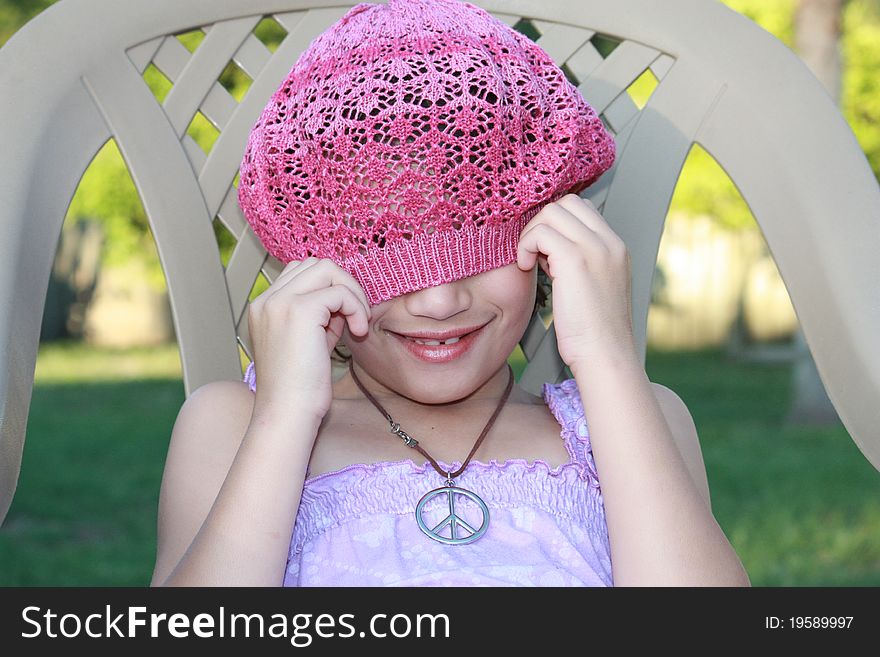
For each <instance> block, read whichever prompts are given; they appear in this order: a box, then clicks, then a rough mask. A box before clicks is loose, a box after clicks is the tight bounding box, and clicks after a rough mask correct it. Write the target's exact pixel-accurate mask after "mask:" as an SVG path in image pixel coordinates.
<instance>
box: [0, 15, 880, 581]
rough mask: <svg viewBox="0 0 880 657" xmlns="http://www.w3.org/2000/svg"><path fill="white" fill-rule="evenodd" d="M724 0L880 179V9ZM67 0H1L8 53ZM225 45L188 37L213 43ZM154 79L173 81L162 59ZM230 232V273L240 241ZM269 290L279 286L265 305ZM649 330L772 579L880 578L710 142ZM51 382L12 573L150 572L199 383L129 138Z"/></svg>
mask: <svg viewBox="0 0 880 657" xmlns="http://www.w3.org/2000/svg"><path fill="white" fill-rule="evenodd" d="M707 1H714V0H707ZM724 2H725V4H727V5H728V6H729V7H731V8H732V9H734V10H736V11H738V12H740V13H742V14H744V15H745V16H747V17H748V18H750V19H752V20H753V21H755V22H756V23H757V24H759V25H760V26H761V27H763V28H764V29H765V30H767V31H768V32H770V33H772V34H774V35H775V36H776V37H777V38H779V39H780V40H781V41H782V42H783V43H785V44H786V45H787V46H788V47H789V48H791V49H792V50H793V51H795V52H796V53H798V55H799V56H801V57H802V58H803V59H804V61H805V62H806V63H807V64H808V66H809V67H810V68H811V70H813V72H814V73H815V74H816V75H817V77H819V79H820V80H821V81H822V82H823V84H824V85H825V87H826V89H827V90H828V92H829V94H830V95H831V96H832V98H833V99H834V100H835V101H836V102H837V104H838V106H839V107H840V110H841V112H842V113H843V115H844V117H845V118H846V120H847V121H848V122H849V125H850V126H851V127H852V129H853V131H854V133H855V135H856V138H857V139H858V141H859V143H860V144H861V146H862V147H863V149H864V151H865V153H866V156H867V158H868V160H869V162H870V164H871V166H872V168H873V170H874V172H875V174H880V1H878V0H724ZM51 4H53V2H52V0H15V1H12V0H0V44H2V43H5V42H6V40H8V39H9V37H10V36H11V35H12V34H13V33H14V32H15V31H16V30H18V29H19V28H20V27H21V26H22V25H23V24H24V23H25V22H26V21H27V20H29V19H30V18H31V17H33V16H35V15H36V14H37V13H39V12H40V11H42V10H43V9H45V8H46V7H48V6H49V5H51ZM518 29H521V30H522V31H523V32H525V33H527V34H529V30H530V29H533V28H531V27H530V25H529V24H528V23H523V24H521V25H519V26H518ZM256 33H257V36H258V38H260V40H262V41H263V42H264V43H265V44H266V45H267V46H268V47H269V48H270V49H271V50H274V48H275V46H276V45H277V43H278V42H279V41H280V39H281V38H283V36H284V32H283V31H282V30H281V29H280V28H279V27H278V25H277V24H276V23H275V22H274V21H272V20H270V19H267V20H264V21H263V22H262V23H260V25H259V26H258V28H257V31H256ZM203 36H204V34H203V33H202V32H201V31H200V30H195V31H193V32H190V33H187V34H184V35H180V36H179V37H178V38H179V39H180V40H181V42H182V43H183V45H184V46H186V47H187V48H189V49H190V50H194V49H195V48H196V47H198V45H199V42H200V41H201V38H202V37H203ZM529 36H532V37H534V36H536V35H535V34H529ZM597 45H599V44H597ZM614 45H615V44H614V43H610V42H609V43H605V44H604V45H603V46H602V47H604V48H606V49H609V50H610V49H612V48H613V47H614ZM603 54H605V53H603ZM144 77H145V80H146V81H147V83H148V84H149V85H150V87H151V88H152V90H153V92H154V93H155V95H156V96H157V98H159V99H160V100H161V99H162V98H163V97H164V95H165V94H167V93H168V91H169V89H170V87H171V83H170V82H169V81H168V80H167V78H165V77H164V76H163V75H162V73H161V72H160V71H159V70H158V69H156V68H155V66H152V65H151V66H150V67H149V68H148V69H147V71H146V73H145V76H144ZM220 82H221V84H223V86H224V87H226V89H227V90H228V91H230V93H231V94H232V95H233V96H234V97H236V99H240V98H241V96H243V94H244V93H245V92H246V90H247V87H248V84H249V82H250V80H249V78H247V76H246V75H244V73H243V72H242V71H241V70H240V69H239V68H237V67H236V66H235V65H234V64H232V63H230V66H229V67H228V68H227V70H226V71H225V72H224V74H223V76H222V77H221V79H220ZM780 84H784V81H780ZM655 86H656V80H655V79H654V78H653V76H652V75H651V74H650V72H646V73H645V74H644V75H643V76H642V77H641V78H639V80H637V82H636V83H635V84H634V85H633V86H632V87H631V88H630V89H629V90H628V91H629V93H630V94H631V95H632V97H633V99H634V101H635V102H636V103H637V104H638V105H639V106H640V107H642V106H644V103H645V101H646V99H647V98H648V97H649V96H650V94H651V92H652V91H653V89H654V87H655ZM14 92H15V90H14V89H12V90H9V89H7V90H4V93H14ZM188 134H189V136H190V137H191V138H192V139H193V140H194V141H195V142H196V143H197V144H198V145H199V146H200V147H201V148H203V149H204V150H205V151H206V152H207V151H209V150H210V148H211V145H212V143H213V139H214V138H216V136H217V131H216V129H215V128H214V127H213V126H212V125H211V124H210V122H209V121H208V120H207V119H205V118H204V117H203V116H202V115H201V114H198V115H197V117H196V120H195V121H193V123H192V125H191V126H190V129H189V133H188ZM744 138H748V136H747V135H744ZM834 220H835V218H834V217H829V221H834ZM214 225H215V234H216V236H217V240H218V244H219V245H220V252H221V258H222V259H223V263H224V265H225V264H226V262H227V261H228V258H229V255H230V253H231V250H232V248H233V247H234V245H235V240H234V238H233V236H232V235H231V234H229V233H228V232H227V231H226V230H225V229H224V228H223V226H222V225H221V224H220V222H218V221H215V222H214ZM866 284H872V285H873V284H875V282H873V281H871V282H866ZM266 287H267V283H266V281H265V279H263V278H262V276H260V278H259V279H258V282H257V285H256V286H255V287H254V290H253V293H252V296H251V298H254V297H255V296H257V295H258V294H260V293H261V292H262V291H263V290H264V289H265V288H266ZM548 312H550V313H552V307H551V308H550V309H549V310H548ZM648 341H649V345H648V356H647V364H646V368H647V371H648V375H649V376H650V378H651V380H653V381H657V382H659V383H662V384H664V385H666V386H668V387H670V388H672V389H673V390H675V391H676V392H677V393H678V394H679V395H680V396H681V397H682V399H684V401H685V402H686V403H687V405H688V407H689V408H690V409H691V412H692V414H693V416H694V420H695V422H696V425H697V429H698V432H699V435H700V440H701V443H702V446H703V454H704V458H705V462H706V469H707V473H708V477H709V484H710V488H711V491H712V503H713V510H714V512H715V515H716V517H717V519H718V521H719V523H720V525H721V526H722V528H723V529H724V531H725V533H726V534H727V536H728V538H729V539H730V541H731V543H732V544H733V546H734V548H735V549H736V551H737V553H738V554H739V555H740V558H741V559H742V561H743V563H744V565H745V567H746V569H747V571H748V573H749V575H750V577H751V580H752V583H753V585H755V586H780V585H782V586H806V585H818V586H843V585H853V586H877V585H880V474H878V472H877V471H876V470H875V469H874V468H873V467H872V466H871V465H870V464H869V463H868V461H867V460H866V459H865V458H864V457H863V456H862V455H861V453H860V452H859V450H858V449H857V447H856V446H855V445H854V443H853V441H852V440H851V438H850V437H849V435H848V434H847V432H846V430H845V429H844V427H843V425H842V424H841V423H840V421H839V419H838V418H837V415H836V413H835V412H834V409H833V407H832V406H831V404H830V402H829V401H828V399H827V397H826V396H825V393H824V389H823V387H822V385H821V381H820V380H819V378H818V375H817V374H816V371H815V368H814V366H813V362H812V359H811V358H810V355H809V351H808V350H807V349H806V347H805V345H804V343H803V339H802V336H801V334H800V332H799V330H798V321H797V317H796V315H795V313H794V311H793V309H792V306H791V303H790V301H789V298H788V294H787V292H786V288H785V283H784V282H783V280H782V279H781V278H780V276H779V273H778V271H777V269H776V266H775V264H774V261H773V257H772V254H771V253H770V252H769V250H768V248H767V245H766V243H765V241H764V238H763V236H762V234H761V231H760V229H759V228H758V226H757V224H756V222H755V220H754V218H753V217H752V215H751V214H750V212H749V209H748V207H747V205H746V204H745V202H744V201H743V199H742V198H741V197H740V195H739V193H738V191H737V189H736V187H735V186H734V185H733V184H732V183H731V181H730V180H729V178H728V177H727V176H726V174H725V173H724V171H723V170H722V169H721V168H720V167H719V166H718V165H717V163H716V162H715V161H714V160H713V159H712V158H711V156H710V155H709V154H708V153H706V152H705V151H703V150H702V149H701V148H700V147H699V146H698V145H695V146H694V147H693V149H692V151H691V153H690V156H689V158H688V160H687V163H686V165H685V168H684V170H683V172H682V175H681V179H680V182H679V184H678V187H677V188H676V191H675V195H674V198H673V201H672V205H671V207H670V210H669V214H668V217H667V222H666V228H665V231H664V235H663V239H662V242H661V246H660V254H659V258H658V263H657V270H656V273H655V277H654V289H653V296H652V305H651V310H650V314H649V318H648ZM242 359H243V364H246V362H247V359H246V357H245V355H244V354H242ZM512 362H513V363H514V365H515V367H516V369H517V373H518V372H519V370H520V369H521V367H522V364H523V363H522V361H521V358H520V359H518V358H517V355H514V356H513V357H512ZM35 377H36V382H35V389H34V394H33V400H32V404H31V409H30V415H29V422H28V430H27V441H26V444H25V449H24V458H23V462H22V470H21V478H20V481H19V485H18V491H17V493H16V497H15V500H14V501H13V504H12V507H11V509H10V511H9V515H8V517H7V519H6V521H5V523H4V524H3V525H2V527H0V585H6V586H8V585H26V586H30V585H110V586H115V585H134V586H140V585H146V584H148V583H149V580H150V576H151V572H152V566H153V559H154V556H155V540H156V506H157V501H158V493H159V484H160V481H161V475H162V467H163V463H164V458H165V452H166V449H167V446H168V438H169V437H170V434H171V428H172V426H173V423H174V419H175V417H176V415H177V411H178V410H179V408H180V405H181V404H182V403H183V400H184V391H183V384H182V380H181V370H180V361H179V358H178V354H177V346H176V343H175V336H174V329H173V325H172V322H171V315H170V310H169V306H168V300H167V294H166V291H165V283H164V277H163V274H162V269H161V266H160V263H159V258H158V255H157V252H156V249H155V247H154V244H153V241H152V236H151V234H150V230H149V224H148V221H147V219H146V216H145V214H144V211H143V208H142V207H141V205H140V201H139V199H138V195H137V193H136V191H135V188H134V185H133V183H132V181H131V179H130V177H129V175H128V172H127V170H126V168H125V165H124V163H123V160H122V158H121V156H120V154H119V152H118V150H117V149H116V146H115V144H114V143H113V142H112V141H111V142H109V143H108V144H107V145H106V146H105V147H104V148H103V149H102V150H101V151H100V152H99V153H98V155H97V156H96V157H95V159H94V161H93V163H92V165H91V166H90V168H89V170H88V171H87V173H86V175H85V177H84V178H83V180H82V182H81V184H80V187H79V190H78V192H77V194H76V196H75V198H74V200H73V202H72V204H71V206H70V209H69V212H68V216H67V218H66V220H65V225H64V229H63V231H62V235H61V237H60V242H59V249H58V254H57V257H56V261H55V265H54V269H53V274H52V279H51V281H50V285H49V290H48V297H47V302H46V310H45V316H44V320H43V325H42V335H41V346H40V352H39V357H38V361H37V366H36V375H35Z"/></svg>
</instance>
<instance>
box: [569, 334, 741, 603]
mask: <svg viewBox="0 0 880 657" xmlns="http://www.w3.org/2000/svg"><path fill="white" fill-rule="evenodd" d="M572 374H574V378H575V381H576V382H577V385H578V390H579V392H580V395H581V400H582V401H583V405H584V411H585V416H586V418H587V427H588V430H589V434H590V442H591V444H592V449H593V459H594V461H595V463H596V470H597V472H598V475H599V482H600V485H601V487H602V496H603V500H604V503H605V516H606V522H607V525H608V535H609V541H610V545H611V566H612V576H613V579H614V585H615V586H750V583H749V578H748V575H747V574H746V571H745V569H744V568H743V566H742V563H741V562H740V560H739V558H738V557H737V555H736V552H734V550H733V548H732V547H731V545H730V543H729V542H728V540H727V537H726V536H725V535H724V532H723V531H722V530H721V528H720V527H719V525H718V522H717V521H716V520H715V517H714V516H713V515H712V510H711V508H710V506H709V504H708V503H707V501H706V500H705V499H704V498H703V496H702V495H701V493H700V490H699V488H698V487H697V485H696V484H695V482H694V480H693V478H692V477H691V475H690V473H689V472H688V469H687V466H686V464H685V462H684V459H683V458H682V455H681V452H680V450H679V448H678V447H677V445H676V437H675V436H674V435H673V433H672V430H671V429H670V427H669V423H667V421H666V418H665V417H664V414H663V410H662V409H661V407H660V404H659V402H658V401H657V397H656V396H655V394H654V391H653V389H652V384H651V382H650V381H649V379H648V376H647V374H646V373H645V370H644V368H643V367H642V365H641V362H640V360H639V358H638V356H637V354H636V352H635V349H632V350H630V349H627V348H624V349H619V350H614V349H612V350H609V351H607V352H604V354H603V355H601V356H598V355H594V356H593V357H592V358H591V361H590V362H589V363H588V364H587V363H585V364H584V366H583V370H582V371H576V370H575V369H574V368H573V369H572ZM676 424H678V425H679V426H681V425H682V424H684V423H676ZM679 438H681V437H679ZM681 439H682V440H684V438H681Z"/></svg>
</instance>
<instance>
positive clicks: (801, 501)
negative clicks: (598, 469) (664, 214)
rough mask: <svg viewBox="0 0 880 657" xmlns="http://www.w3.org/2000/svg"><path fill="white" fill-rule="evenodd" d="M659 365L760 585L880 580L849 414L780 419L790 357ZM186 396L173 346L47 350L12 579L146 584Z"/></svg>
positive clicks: (878, 502) (2, 579) (654, 361)
mask: <svg viewBox="0 0 880 657" xmlns="http://www.w3.org/2000/svg"><path fill="white" fill-rule="evenodd" d="M515 369H517V370H518V369H519V368H518V367H517V368H515ZM648 373H649V375H650V378H651V379H652V380H653V381H657V382H660V383H663V384H664V385H666V386H668V387H670V388H672V389H673V390H675V391H676V392H678V394H679V395H680V396H681V397H682V398H683V399H684V400H685V402H686V403H687V404H688V406H689V407H690V409H691V412H692V413H693V415H694V419H695V421H696V425H697V428H698V430H699V433H700V438H701V442H702V444H703V451H704V457H705V460H706V467H707V471H708V475H709V483H710V487H711V490H712V502H713V509H714V511H715V515H716V517H717V518H718V521H719V523H720V525H721V526H722V528H723V529H724V531H725V532H726V534H727V536H728V537H729V538H730V540H731V542H732V544H733V546H734V548H735V549H736V551H737V553H738V554H739V555H740V558H741V559H742V560H743V563H744V564H745V566H746V569H747V570H748V572H749V575H750V577H751V580H752V583H753V585H755V586H776V585H792V586H801V585H819V586H836V585H856V586H861V585H865V586H877V585H880V474H878V473H877V472H876V471H875V470H874V469H873V467H872V466H871V465H870V464H869V463H868V462H867V461H866V460H865V459H864V457H862V455H861V453H860V452H859V451H858V449H857V448H856V447H855V445H854V443H853V442H852V440H851V439H850V438H849V437H848V435H847V434H846V431H845V430H844V429H843V427H842V426H837V427H834V428H831V429H814V430H811V429H791V428H785V427H783V426H782V425H781V422H782V418H783V417H784V416H785V411H786V400H787V399H788V395H789V381H790V379H789V375H788V368H787V366H785V365H755V364H742V363H739V364H737V363H730V362H727V361H726V360H725V358H724V356H723V355H722V354H721V353H720V352H700V353H690V354H658V353H650V354H649V356H648ZM182 401H183V384H182V382H181V379H180V363H179V359H178V355H177V350H176V346H174V345H169V346H167V347H161V348H156V349H137V350H126V351H113V350H106V349H95V348H90V347H87V346H83V345H79V344H64V343H54V344H49V345H44V346H43V347H42V348H41V351H40V357H39V360H38V365H37V382H36V386H35V390H34V395H33V401H32V405H31V411H30V416H29V420H28V433H27V443H26V446H25V452H24V459H23V464H22V474H21V479H20V482H19V487H18V492H17V494H16V497H15V500H14V502H13V505H12V508H11V510H10V512H9V515H8V518H7V520H6V522H5V524H4V525H3V526H2V527H0V585H28V586H29V585H114V586H115V585H135V586H140V585H146V584H147V583H148V582H149V579H150V575H151V571H152V566H153V559H154V554H155V523H156V504H157V500H158V491H159V482H160V480H161V475H162V465H163V461H164V458H165V451H166V449H167V444H168V437H169V435H170V433H171V427H172V425H173V423H174V418H175V417H176V415H177V411H178V409H179V408H180V404H181V403H182Z"/></svg>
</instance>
